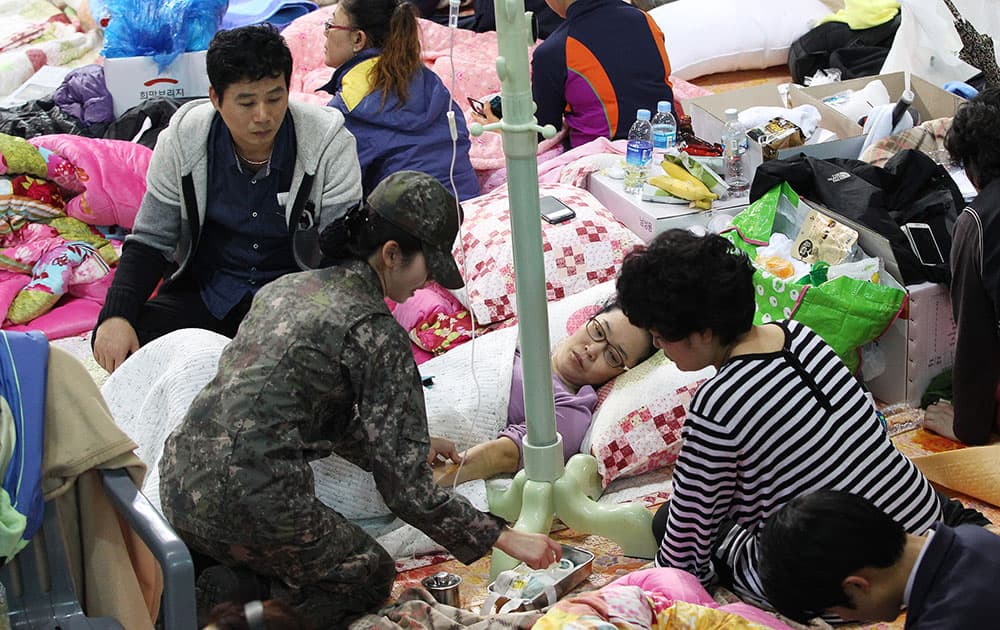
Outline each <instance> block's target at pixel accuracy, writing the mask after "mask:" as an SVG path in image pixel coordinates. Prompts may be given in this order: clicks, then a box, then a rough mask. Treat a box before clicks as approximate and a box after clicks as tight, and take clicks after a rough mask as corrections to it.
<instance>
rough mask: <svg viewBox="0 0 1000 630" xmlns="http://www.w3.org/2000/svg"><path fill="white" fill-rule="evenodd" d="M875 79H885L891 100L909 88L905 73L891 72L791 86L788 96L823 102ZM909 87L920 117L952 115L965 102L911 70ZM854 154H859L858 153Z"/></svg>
mask: <svg viewBox="0 0 1000 630" xmlns="http://www.w3.org/2000/svg"><path fill="white" fill-rule="evenodd" d="M875 79H880V80H881V81H882V83H883V84H885V88H886V90H888V91H889V101H890V102H892V103H895V102H896V101H898V100H899V98H900V97H901V96H902V95H903V90H904V89H905V88H906V76H905V73H903V72H891V73H889V74H880V75H878V76H872V77H862V78H860V79H851V80H849V81H841V82H839V83H827V84H825V85H816V86H813V87H807V88H803V87H798V86H792V87H791V89H790V90H789V96H790V98H791V99H792V101H793V102H794V103H796V104H799V105H801V104H803V103H811V104H813V105H823V104H824V103H823V99H825V98H827V97H830V96H833V95H834V94H839V93H840V92H843V91H845V90H854V91H859V90H862V89H864V87H865V86H866V85H868V84H869V83H871V82H872V81H874V80H875ZM910 89H911V90H912V91H913V96H914V98H913V106H912V107H913V109H915V110H917V113H918V114H919V115H920V120H921V121H926V120H933V119H935V118H950V117H951V116H954V115H955V112H957V111H958V108H959V107H960V106H961V105H962V103H964V102H965V99H963V98H962V97H961V96H957V95H955V94H952V93H951V92H946V91H944V90H942V89H941V88H939V87H938V86H936V85H934V84H933V83H930V82H928V81H925V80H924V79H921V78H920V77H918V76H914V75H912V74H911V75H910ZM827 108H828V109H830V110H833V114H834V116H837V117H840V118H841V119H842V122H843V123H845V124H854V125H855V126H856V127H857V129H858V131H857V133H858V134H860V133H861V132H862V129H861V127H860V126H858V125H857V124H856V123H857V121H852V120H849V119H848V118H847V117H846V116H844V115H843V114H841V113H840V112H838V111H837V110H836V109H834V108H833V107H829V106H827ZM844 157H851V156H844ZM853 157H857V156H856V155H855V156H853Z"/></svg>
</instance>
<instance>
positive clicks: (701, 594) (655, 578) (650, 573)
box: [608, 567, 791, 630]
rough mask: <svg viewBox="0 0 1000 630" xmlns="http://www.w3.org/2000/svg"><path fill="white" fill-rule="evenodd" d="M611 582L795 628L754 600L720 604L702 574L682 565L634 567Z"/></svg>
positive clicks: (769, 625)
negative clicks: (637, 568)
mask: <svg viewBox="0 0 1000 630" xmlns="http://www.w3.org/2000/svg"><path fill="white" fill-rule="evenodd" d="M608 586H638V587H639V588H641V589H642V590H643V591H647V592H651V593H659V594H660V595H663V596H664V597H667V598H669V599H671V600H673V601H677V602H688V603H690V604H697V605H699V606H705V607H707V608H717V609H719V610H724V611H726V612H729V613H733V614H736V615H739V616H740V617H743V618H744V619H746V620H748V621H752V622H754V623H759V624H760V625H762V626H765V627H767V628H773V629H774V630H791V628H790V627H789V626H788V625H786V624H784V623H782V622H781V621H780V620H778V618H777V617H775V616H774V615H771V614H769V613H767V612H764V611H763V610H761V609H760V608H757V607H755V606H751V605H750V604H744V603H742V602H736V603H733V604H726V605H724V606H719V604H717V603H716V602H715V600H714V599H712V596H711V595H709V593H708V591H706V590H705V587H704V586H702V585H701V582H699V581H698V578H696V577H695V576H693V575H691V574H690V573H688V572H687V571H681V570H680V569H670V568H659V567H657V568H652V569H643V570H641V571H634V572H632V573H627V574H625V575H623V576H622V577H620V578H618V579H617V580H615V581H614V582H612V583H611V584H609V585H608Z"/></svg>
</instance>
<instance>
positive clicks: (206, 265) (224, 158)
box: [194, 114, 299, 319]
mask: <svg viewBox="0 0 1000 630" xmlns="http://www.w3.org/2000/svg"><path fill="white" fill-rule="evenodd" d="M208 146H209V152H208V160H209V161H208V199H207V203H206V214H205V223H204V225H203V226H202V233H201V238H200V239H199V243H198V251H197V253H196V255H195V265H194V272H195V275H196V277H197V279H198V284H199V286H200V288H201V297H202V300H204V302H205V306H206V307H208V310H209V312H211V313H212V315H214V316H215V317H217V318H218V319H223V318H224V317H225V316H226V315H227V314H228V313H229V311H230V310H231V309H232V308H233V307H234V306H236V305H237V304H239V303H240V302H242V301H243V300H244V299H245V298H246V297H247V296H248V295H253V294H255V293H256V292H257V290H258V289H259V288H260V287H262V286H263V285H265V284H267V283H268V282H270V281H271V280H274V279H275V278H277V277H279V276H282V275H284V274H286V273H290V272H293V271H298V270H299V268H298V265H297V264H296V263H295V258H294V256H293V254H292V250H291V245H290V241H289V237H288V223H287V221H286V219H285V201H286V198H287V197H288V195H289V192H288V190H289V188H290V187H291V183H292V171H293V168H294V166H295V128H294V125H293V124H292V117H291V114H285V120H284V121H283V122H282V124H281V128H280V129H279V130H278V135H277V136H276V137H275V140H274V148H273V150H272V151H271V159H270V161H269V162H268V164H267V165H265V166H264V167H262V168H261V169H260V170H259V171H257V172H256V173H253V172H251V171H249V170H247V169H245V168H244V167H243V166H242V165H241V164H240V161H239V159H237V157H236V149H235V148H234V145H233V137H232V135H231V134H230V133H229V128H228V127H226V124H225V123H224V122H223V121H222V117H221V116H220V115H218V114H216V115H215V119H214V120H213V121H212V127H211V129H210V131H209V134H208ZM279 194H280V199H279Z"/></svg>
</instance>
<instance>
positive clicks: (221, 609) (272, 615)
mask: <svg viewBox="0 0 1000 630" xmlns="http://www.w3.org/2000/svg"><path fill="white" fill-rule="evenodd" d="M208 623H209V624H210V625H211V626H213V627H214V628H215V630H250V625H249V624H248V623H247V617H246V606H244V605H243V604H239V603H236V602H223V603H221V604H219V605H218V606H216V607H215V608H213V609H212V612H211V613H209V616H208ZM264 629H265V630H313V626H312V624H311V623H309V621H308V620H306V619H305V618H304V617H302V615H300V614H299V613H297V612H295V609H294V608H292V607H291V606H289V605H288V604H286V603H285V602H283V601H281V600H280V599H269V600H267V601H266V602H264Z"/></svg>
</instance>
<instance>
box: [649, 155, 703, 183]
mask: <svg viewBox="0 0 1000 630" xmlns="http://www.w3.org/2000/svg"><path fill="white" fill-rule="evenodd" d="M660 166H661V167H663V172H665V173H666V174H667V175H669V176H670V177H674V178H677V179H679V180H682V181H686V182H691V183H692V184H701V185H702V186H705V183H704V182H703V181H701V180H700V179H698V178H697V177H695V176H694V175H692V174H691V173H690V172H688V170H687V169H686V168H684V167H683V166H681V165H680V164H675V163H674V162H671V161H670V160H663V161H662V162H660ZM705 190H708V187H707V186H705Z"/></svg>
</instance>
